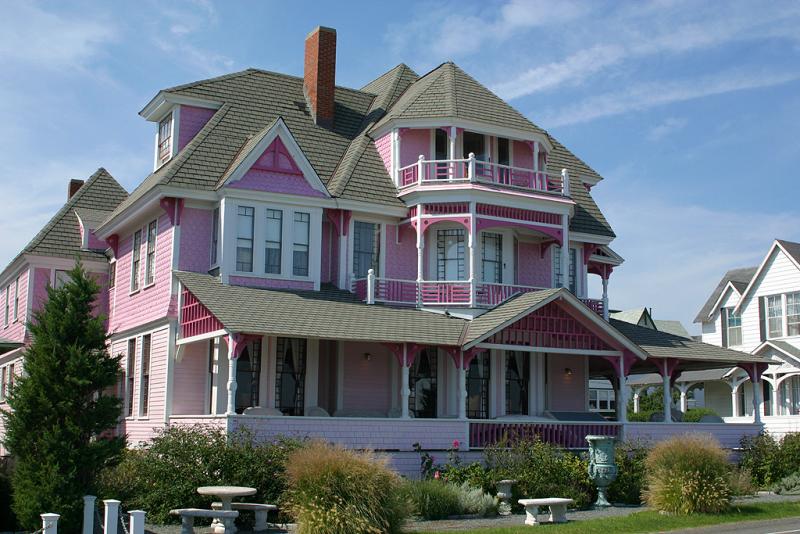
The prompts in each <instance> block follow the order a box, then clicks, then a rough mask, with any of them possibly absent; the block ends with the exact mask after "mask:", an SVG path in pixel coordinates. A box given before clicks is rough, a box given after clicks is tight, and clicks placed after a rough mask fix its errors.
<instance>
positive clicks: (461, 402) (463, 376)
mask: <svg viewBox="0 0 800 534" xmlns="http://www.w3.org/2000/svg"><path fill="white" fill-rule="evenodd" d="M458 418H459V419H466V418H467V371H466V370H465V369H464V353H463V352H462V353H461V356H460V358H459V365H458Z"/></svg>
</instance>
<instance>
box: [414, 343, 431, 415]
mask: <svg viewBox="0 0 800 534" xmlns="http://www.w3.org/2000/svg"><path fill="white" fill-rule="evenodd" d="M437 352H438V351H437V349H436V348H427V349H424V350H421V351H420V353H419V354H418V355H417V357H416V358H415V359H414V363H413V364H412V365H411V369H409V372H408V387H409V389H410V390H411V394H410V395H409V397H408V411H409V412H411V413H412V414H413V415H414V417H415V418H417V419H423V418H424V419H432V418H435V417H436V382H437V379H436V371H437V369H436V360H437Z"/></svg>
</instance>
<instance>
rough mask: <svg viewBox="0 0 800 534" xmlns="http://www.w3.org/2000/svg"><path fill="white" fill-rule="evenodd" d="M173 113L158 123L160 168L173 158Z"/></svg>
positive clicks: (158, 163)
mask: <svg viewBox="0 0 800 534" xmlns="http://www.w3.org/2000/svg"><path fill="white" fill-rule="evenodd" d="M173 129H174V128H173V120H172V113H170V114H169V115H167V116H166V117H164V118H163V119H161V122H159V123H158V149H157V150H158V154H157V158H158V161H157V165H158V166H159V167H160V166H161V165H163V164H165V163H166V162H168V161H169V160H170V158H172V137H173V136H172V132H173Z"/></svg>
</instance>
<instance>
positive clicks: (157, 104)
mask: <svg viewBox="0 0 800 534" xmlns="http://www.w3.org/2000/svg"><path fill="white" fill-rule="evenodd" d="M175 105H184V106H195V107H198V108H207V109H219V108H221V107H222V102H217V101H215V100H205V99H202V98H195V97H191V96H184V95H176V94H174V93H168V92H166V91H159V93H158V94H157V95H156V96H154V97H153V99H152V100H150V102H148V103H147V105H146V106H145V107H144V108H142V110H141V111H140V112H139V115H140V116H141V117H142V118H144V119H145V120H148V121H150V122H158V121H160V120H161V119H163V118H164V116H165V115H166V114H167V113H169V111H170V110H171V109H172V107H173V106H175Z"/></svg>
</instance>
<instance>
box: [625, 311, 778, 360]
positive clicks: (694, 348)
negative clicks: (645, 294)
mask: <svg viewBox="0 0 800 534" xmlns="http://www.w3.org/2000/svg"><path fill="white" fill-rule="evenodd" d="M610 322H611V325H612V326H613V327H614V328H616V329H617V330H619V331H620V332H622V334H623V335H625V337H627V338H628V339H630V340H631V341H632V342H634V343H636V344H637V345H638V346H640V347H641V348H642V349H643V350H644V351H646V352H647V354H649V355H650V356H652V357H654V358H674V359H677V360H682V362H683V364H682V366H681V369H688V368H694V369H710V368H714V367H732V366H734V365H737V364H739V363H767V364H768V363H772V360H770V359H769V358H765V357H763V356H758V355H756V354H748V353H747V352H740V351H738V350H731V349H726V348H723V347H718V346H716V345H710V344H708V343H702V342H700V341H694V340H692V339H687V338H685V337H680V336H676V335H673V334H669V333H667V332H660V331H658V330H653V329H651V328H645V327H643V326H638V325H635V324H630V323H626V322H625V321H618V320H616V319H611V320H610Z"/></svg>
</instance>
